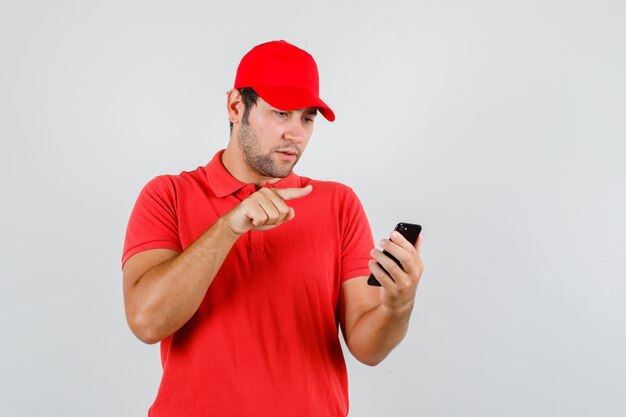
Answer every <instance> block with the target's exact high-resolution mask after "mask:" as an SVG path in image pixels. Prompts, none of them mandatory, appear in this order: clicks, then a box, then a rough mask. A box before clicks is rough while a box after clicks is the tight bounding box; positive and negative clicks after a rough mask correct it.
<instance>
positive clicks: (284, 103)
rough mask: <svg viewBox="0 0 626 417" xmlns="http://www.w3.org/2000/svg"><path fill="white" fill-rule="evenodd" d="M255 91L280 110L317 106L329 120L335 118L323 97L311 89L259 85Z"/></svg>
mask: <svg viewBox="0 0 626 417" xmlns="http://www.w3.org/2000/svg"><path fill="white" fill-rule="evenodd" d="M252 88H253V89H254V91H256V93H257V94H258V95H259V96H260V97H261V98H262V99H263V100H265V101H266V102H267V104H269V105H270V106H272V107H276V108H277V109H280V110H296V109H304V108H307V107H315V108H316V109H318V110H319V112H320V113H322V116H324V117H325V118H326V120H328V121H329V122H332V121H334V120H335V113H334V112H333V111H332V110H331V109H330V107H328V105H327V104H326V103H324V102H323V101H322V99H321V98H319V97H318V96H316V95H315V94H312V93H311V92H310V91H309V90H306V89H304V88H295V87H259V86H252Z"/></svg>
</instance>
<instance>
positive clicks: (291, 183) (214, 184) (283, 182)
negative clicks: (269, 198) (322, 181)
mask: <svg viewBox="0 0 626 417" xmlns="http://www.w3.org/2000/svg"><path fill="white" fill-rule="evenodd" d="M223 153H224V149H222V150H221V151H219V152H217V153H216V154H215V155H214V156H213V159H211V161H210V162H209V163H208V164H207V166H206V169H205V172H206V176H207V180H208V181H209V185H210V186H211V188H212V189H213V192H215V195H216V196H217V197H220V198H221V197H226V196H227V195H231V194H234V193H236V192H237V191H239V190H240V189H242V188H243V187H245V186H246V185H248V184H246V183H244V182H241V181H239V180H238V179H237V178H235V177H233V176H232V175H231V174H230V172H228V170H227V169H226V167H225V166H224V164H223V163H222V154H223ZM265 186H266V187H269V188H296V187H300V177H299V176H298V175H296V173H294V172H293V171H292V172H291V173H290V174H289V175H287V176H286V177H285V178H282V179H280V180H279V181H277V182H276V183H275V184H270V183H269V182H266V183H265Z"/></svg>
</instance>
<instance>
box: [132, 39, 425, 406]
mask: <svg viewBox="0 0 626 417" xmlns="http://www.w3.org/2000/svg"><path fill="white" fill-rule="evenodd" d="M227 110H228V117H229V119H230V122H231V136H230V141H229V143H228V146H227V147H226V149H225V150H222V151H219V152H218V153H217V154H216V155H215V156H214V157H213V159H212V160H211V162H209V163H208V164H207V165H206V166H205V167H199V168H198V169H196V170H194V171H190V172H182V173H181V174H180V175H162V176H158V177H156V178H154V179H153V180H151V181H150V182H149V183H148V184H147V185H146V186H145V187H144V189H143V190H142V191H141V193H140V195H139V197H138V199H137V202H136V204H135V208H134V209H133V212H132V214H131V218H130V221H129V223H128V229H127V232H126V241H125V244H124V254H123V258H122V265H123V275H124V301H125V306H126V315H127V318H128V323H129V325H130V328H131V329H132V331H133V332H134V333H135V335H136V336H137V337H138V338H139V339H140V340H142V341H144V342H146V343H156V342H161V358H162V365H163V377H162V380H161V386H160V388H159V392H158V395H157V397H156V400H155V401H154V403H153V405H152V407H151V408H150V412H149V415H150V416H153V417H157V416H187V417H191V416H238V417H244V416H255V417H260V416H272V417H276V416H316V417H317V416H346V415H347V413H348V386H347V374H346V367H345V363H344V359H343V355H342V351H341V347H340V343H339V338H338V324H340V325H341V328H342V331H343V334H344V338H345V341H346V344H347V346H348V348H349V349H350V352H351V353H352V354H353V355H354V356H355V357H356V358H357V359H358V360H359V361H361V362H363V363H365V364H368V365H376V364H378V363H379V362H380V361H382V360H383V359H384V358H385V357H386V356H387V354H388V353H389V352H390V351H391V350H392V349H393V348H394V347H395V346H396V345H397V344H398V343H400V341H401V340H402V339H403V337H404V335H405V334H406V331H407V326H408V322H409V316H410V314H411V310H412V308H413V302H414V298H415V291H416V287H417V284H418V281H419V278H420V275H421V273H422V269H423V266H422V262H421V259H420V256H419V251H418V249H416V247H413V245H411V244H410V243H409V242H407V241H406V240H405V239H404V238H403V237H402V236H401V235H399V234H398V233H396V232H394V233H393V234H392V235H391V239H384V240H383V241H381V246H382V248H383V249H385V250H387V251H388V252H390V253H391V254H392V255H394V256H395V257H396V258H397V259H398V260H400V262H401V264H402V268H400V267H398V266H397V265H396V264H395V263H394V262H393V261H392V260H391V259H389V258H388V257H387V256H385V255H384V254H383V253H382V252H381V251H379V250H377V249H373V246H374V245H373V241H372V235H371V231H370V228H369V225H368V222H367V218H366V216H365V213H364V211H363V208H362V207H361V204H360V202H359V200H358V198H357V197H356V195H355V194H354V192H353V191H352V190H351V189H350V188H348V187H346V186H344V185H341V184H338V183H334V182H325V181H316V180H312V179H309V178H306V177H300V176H298V175H296V174H295V173H294V172H293V171H292V169H293V167H294V165H295V164H296V162H297V161H298V159H299V158H300V157H301V156H302V153H303V152H304V150H305V149H306V146H307V143H308V141H309V139H310V137H311V134H312V133H313V125H314V123H315V119H316V115H317V113H318V112H319V113H321V114H322V115H323V116H324V117H325V118H326V119H328V120H329V121H333V120H334V118H335V115H334V113H333V112H332V110H331V109H330V108H329V107H328V106H327V105H326V104H325V103H324V102H323V101H322V100H321V99H320V98H319V82H318V72H317V66H316V64H315V61H314V60H313V57H312V56H311V55H309V54H308V53H307V52H305V51H303V50H301V49H299V48H297V47H295V46H293V45H291V44H289V43H287V42H285V41H275V42H268V43H265V44H261V45H258V46H256V47H255V48H253V49H252V50H251V51H250V52H248V54H246V55H245V56H244V57H243V59H242V60H241V62H240V64H239V68H238V70H237V75H236V79H235V85H234V89H232V90H230V92H229V93H228V100H227ZM417 247H419V243H418V244H417ZM378 263H380V264H381V265H382V266H383V267H384V268H385V269H386V270H387V271H388V273H386V272H385V271H384V270H383V269H381V267H380V266H379V265H378ZM370 271H371V272H372V273H373V274H374V275H375V276H376V278H377V279H378V281H379V282H380V283H381V284H382V288H378V287H371V286H368V285H367V283H366V281H367V277H368V275H369V274H370Z"/></svg>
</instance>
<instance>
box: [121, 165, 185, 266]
mask: <svg viewBox="0 0 626 417" xmlns="http://www.w3.org/2000/svg"><path fill="white" fill-rule="evenodd" d="M148 249H172V250H175V251H177V252H182V247H181V243H180V238H179V233H178V219H177V215H176V188H175V184H174V181H173V180H172V179H171V178H170V177H169V176H167V175H161V176H158V177H155V178H154V179H152V180H151V181H149V182H148V183H147V184H146V185H145V186H144V187H143V189H142V190H141V192H140V193H139V197H137V201H136V202H135V206H134V208H133V211H132V212H131V215H130V219H129V221H128V226H127V228H126V238H125V239H124V251H123V254H122V267H123V266H124V264H125V263H126V261H127V260H128V258H130V257H131V256H133V255H134V254H136V253H138V252H142V251H145V250H148Z"/></svg>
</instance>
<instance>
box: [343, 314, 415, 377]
mask: <svg viewBox="0 0 626 417" xmlns="http://www.w3.org/2000/svg"><path fill="white" fill-rule="evenodd" d="M411 309H412V308H408V309H405V310H404V311H401V312H391V311H389V310H387V309H385V307H384V306H383V305H382V303H381V304H379V305H378V306H377V307H375V308H373V309H371V310H370V311H368V312H367V313H365V314H364V315H363V316H362V317H361V318H360V319H359V320H358V321H357V322H356V323H355V324H354V327H353V328H352V331H351V333H350V339H349V341H348V342H349V343H348V347H349V349H350V352H352V354H353V355H354V357H355V358H357V359H358V360H359V361H360V362H362V363H364V364H367V365H370V366H374V365H378V364H379V363H380V362H382V360H383V359H385V357H387V355H388V354H389V353H390V352H391V351H392V350H393V349H394V348H395V347H396V346H398V344H399V343H400V342H401V341H402V339H404V336H406V333H407V330H408V327H409V318H410V316H411Z"/></svg>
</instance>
